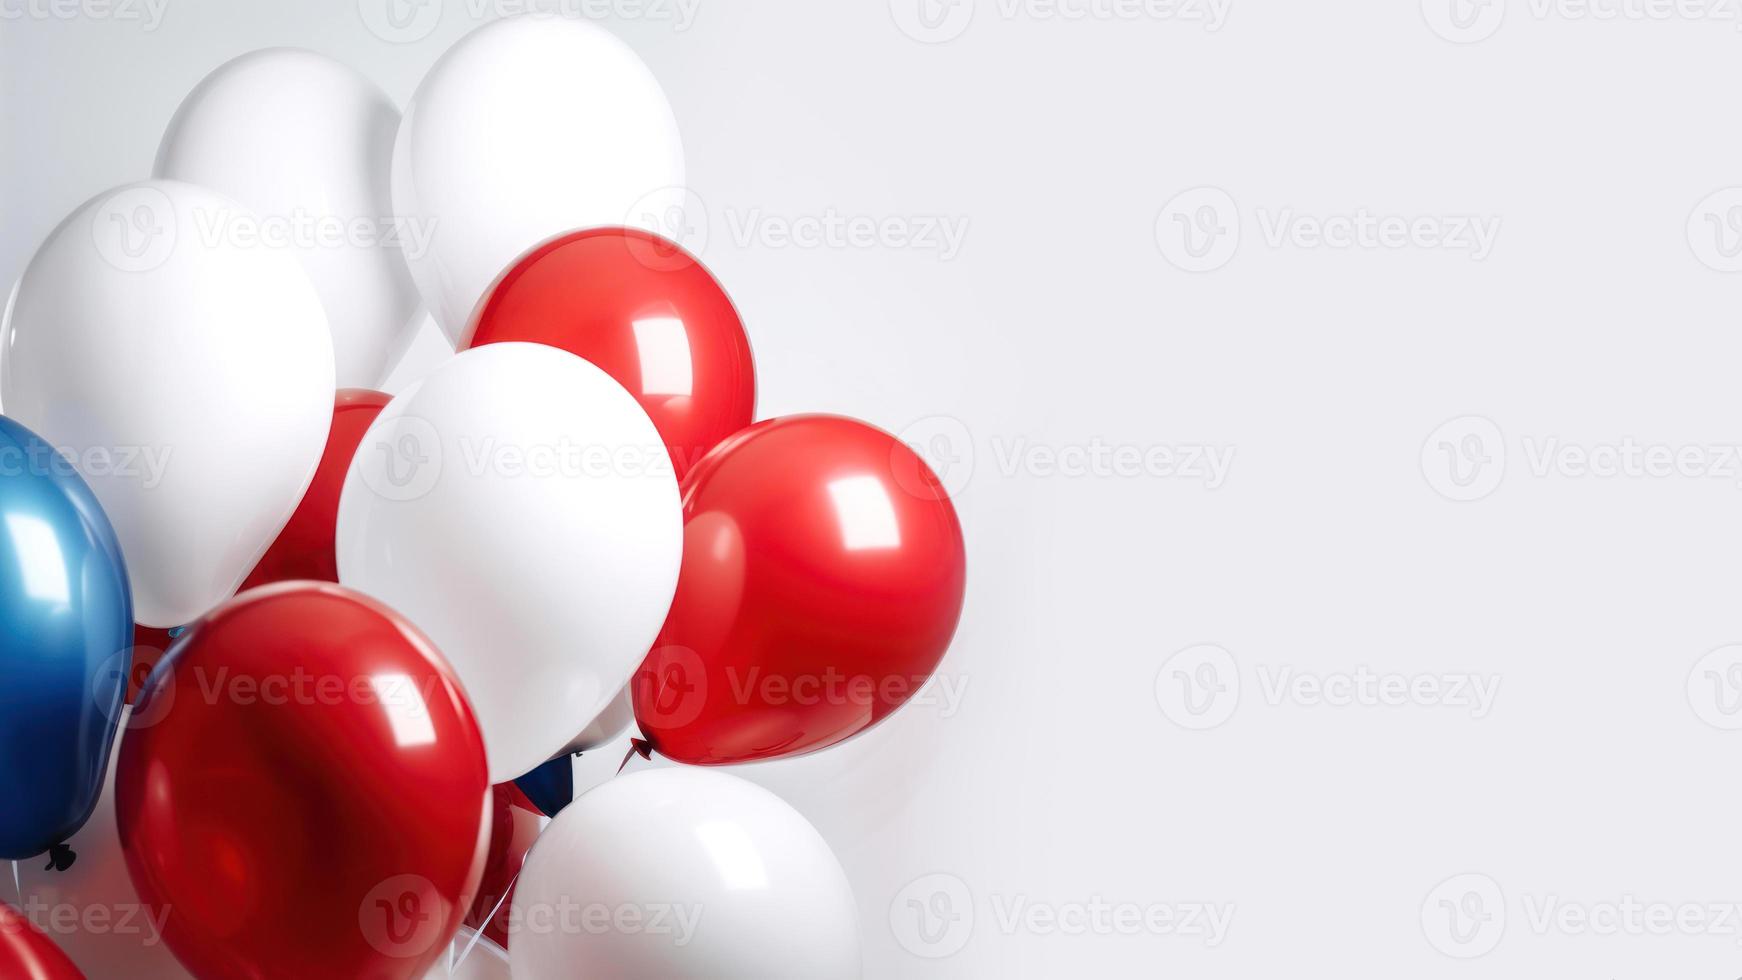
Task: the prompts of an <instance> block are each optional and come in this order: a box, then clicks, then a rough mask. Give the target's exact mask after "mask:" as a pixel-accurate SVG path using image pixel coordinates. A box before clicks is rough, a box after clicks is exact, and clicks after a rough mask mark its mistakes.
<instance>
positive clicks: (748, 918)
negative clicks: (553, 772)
mask: <svg viewBox="0 0 1742 980" xmlns="http://www.w3.org/2000/svg"><path fill="white" fill-rule="evenodd" d="M601 922H603V923H604V924H605V925H604V926H603V927H601V926H600V923H601ZM511 923H512V925H511V927H510V929H511V931H510V934H509V940H508V955H509V958H510V959H511V960H512V961H513V964H514V976H515V978H516V980H556V978H559V977H619V978H626V980H627V978H639V977H648V978H659V980H683V978H690V977H695V978H702V977H707V978H734V977H741V978H745V980H776V978H785V977H791V978H794V980H833V978H843V977H857V976H859V973H860V959H859V926H858V915H857V911H856V908H855V906H854V903H853V891H852V888H851V887H850V886H849V885H848V883H847V875H846V872H844V871H842V870H841V864H840V862H839V861H838V860H836V858H835V855H834V852H832V851H831V850H829V845H828V844H827V843H826V842H825V841H824V840H823V838H822V835H821V834H818V833H817V831H816V828H814V827H812V826H811V825H810V823H809V822H807V821H806V820H805V818H804V817H803V816H801V815H800V814H799V813H798V811H797V810H794V809H793V808H792V807H790V806H788V805H787V804H786V803H785V802H784V801H783V800H781V799H780V797H778V796H775V795H774V794H773V793H770V792H768V791H767V790H765V789H763V788H762V787H760V786H756V785H755V784H753V783H748V782H745V781H744V780H742V779H739V778H737V777H735V776H727V775H724V774H722V773H718V772H712V771H709V770H705V769H687V768H684V769H652V770H645V771H642V772H638V773H634V774H632V775H628V776H621V777H618V778H616V779H613V780H611V781H610V782H607V783H605V784H604V785H603V786H600V787H599V788H597V789H595V790H592V791H591V792H588V793H586V794H584V795H583V796H581V797H580V798H579V799H577V800H575V802H574V803H572V804H570V805H569V806H568V807H567V808H565V809H564V810H563V811H562V812H561V813H559V814H557V817H556V819H555V820H553V821H552V822H551V825H550V827H548V828H547V829H546V830H545V832H544V835H543V836H542V837H540V838H539V839H538V843H537V844H534V845H533V848H532V853H531V854H529V855H527V858H526V867H525V868H524V870H522V871H521V873H520V883H519V885H518V886H517V887H516V888H515V890H514V912H513V916H512V918H511Z"/></svg>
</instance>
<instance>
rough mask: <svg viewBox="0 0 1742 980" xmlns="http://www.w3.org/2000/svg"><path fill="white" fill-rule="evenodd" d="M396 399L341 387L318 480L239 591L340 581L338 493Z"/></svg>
mask: <svg viewBox="0 0 1742 980" xmlns="http://www.w3.org/2000/svg"><path fill="white" fill-rule="evenodd" d="M391 400H392V396H390V395H386V394H383V393H382V392H379V391H370V390H369V389H367V388H340V389H339V392H338V395H337V396H336V397H335V398H334V400H333V424H332V427H331V428H330V429H328V430H327V448H326V449H325V450H324V451H323V452H322V453H321V462H320V465H319V466H317V467H316V468H315V475H314V479H313V480H312V481H310V483H309V485H308V489H307V490H305V491H303V495H302V502H301V503H300V504H297V506H296V511H295V513H292V514H291V515H290V521H289V523H287V524H285V525H284V530H282V531H280V532H278V537H277V538H276V539H275V540H274V541H273V542H272V547H270V548H267V549H266V554H265V555H263V556H261V558H260V561H259V562H258V563H256V564H255V566H254V571H252V572H250V573H248V578H247V579H245V580H243V582H242V587H241V588H240V589H238V590H237V591H239V592H246V591H248V590H249V589H252V588H254V587H255V586H258V585H266V584H268V583H271V582H290V581H295V580H297V579H311V580H314V581H317V582H337V581H338V580H339V560H338V557H337V556H336V555H335V554H334V552H333V535H334V533H335V531H334V529H335V528H336V527H337V526H338V523H339V493H340V491H342V490H344V488H345V473H346V472H347V471H349V470H350V468H351V457H353V456H355V455H357V446H358V444H359V443H361V442H362V441H363V433H365V432H367V431H368V430H369V425H370V423H372V422H374V421H375V416H377V415H380V414H381V410H382V409H383V408H386V407H387V403H388V402H389V401H391Z"/></svg>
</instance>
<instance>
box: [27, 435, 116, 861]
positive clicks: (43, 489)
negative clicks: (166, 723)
mask: <svg viewBox="0 0 1742 980" xmlns="http://www.w3.org/2000/svg"><path fill="white" fill-rule="evenodd" d="M132 656H133V599H132V593H131V592H129V590H128V587H127V566H126V564H125V563H124V562H123V561H122V559H121V546H120V544H118V543H117V542H116V540H115V529H114V528H112V527H110V526H109V518H108V517H107V516H106V515H105V514H104V513H103V509H102V508H101V507H99V506H98V505H97V498H96V497H95V496H94V495H93V494H92V493H91V488H90V487H88V486H86V485H85V481H84V480H83V479H81V478H80V477H79V475H78V473H77V472H76V471H75V470H74V469H73V467H72V464H71V463H69V462H68V461H67V460H66V459H65V458H64V457H62V456H61V455H59V454H58V453H56V452H55V450H54V448H53V447H52V446H50V445H49V444H48V443H46V442H44V441H43V440H42V439H40V438H38V437H37V436H36V435H35V434H34V433H32V432H31V431H30V430H29V429H26V428H25V427H24V426H22V425H19V424H18V423H17V422H14V421H12V420H11V419H9V418H5V417H3V416H0V858H5V859H10V860H15V861H16V860H22V859H24V858H29V857H33V856H35V855H38V854H41V853H43V852H44V851H52V852H53V858H52V863H53V864H54V865H56V866H59V867H65V865H66V864H68V863H70V860H71V852H69V851H67V850H66V848H65V846H64V843H65V841H66V839H67V838H68V837H70V836H72V834H73V832H74V831H76V830H78V829H79V828H80V827H81V826H83V825H84V823H85V820H86V819H88V818H89V817H90V815H91V811H92V810H93V809H94V808H95V807H96V805H97V798H98V796H99V794H100V793H101V792H102V789H103V776H104V772H105V770H106V768H107V766H108V762H109V749H110V746H111V744H112V743H113V742H114V738H115V727H116V723H117V722H118V721H119V720H120V717H121V702H122V698H123V697H124V696H125V694H126V691H127V683H126V679H127V673H128V670H129V668H130V667H131V665H132Z"/></svg>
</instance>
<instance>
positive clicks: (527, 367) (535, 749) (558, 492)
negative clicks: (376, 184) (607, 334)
mask: <svg viewBox="0 0 1742 980" xmlns="http://www.w3.org/2000/svg"><path fill="white" fill-rule="evenodd" d="M662 458H663V462H662V461H661V460H662ZM337 538H338V540H337V546H338V561H339V581H341V582H343V583H344V584H345V585H348V586H351V587H352V588H355V589H358V590H360V591H362V592H365V593H368V594H370V595H372V596H374V597H376V598H378V599H380V600H382V601H383V602H385V603H387V604H388V605H389V606H392V607H393V608H394V609H397V610H398V611H399V612H400V613H402V614H404V615H405V616H406V617H407V618H408V619H410V620H411V621H412V622H413V623H415V624H417V626H418V627H419V628H421V629H422V630H423V631H424V632H425V633H426V634H428V635H429V637H430V639H431V640H433V641H434V642H435V644H436V647H437V648H438V649H440V650H441V651H442V652H443V653H444V654H446V655H447V658H448V660H449V661H450V662H451V663H452V664H453V666H454V670H455V671H456V672H457V673H458V675H459V678H460V681H461V682H462V683H463V684H464V685H465V688H466V693H467V694H468V695H469V696H470V698H471V702H472V707H473V708H474V709H475V710H476V712H477V715H478V721H479V724H480V725H481V726H482V728H483V731H484V746H485V748H486V750H487V751H488V753H489V757H490V781H491V782H493V783H504V782H507V781H508V780H510V779H513V778H515V777H516V776H520V775H522V774H524V773H526V772H527V771H528V770H530V769H532V768H534V767H536V766H538V765H540V764H541V763H543V762H544V761H545V760H547V759H549V758H551V757H552V756H553V755H556V754H557V753H558V752H559V751H560V750H561V749H562V747H563V746H564V745H566V744H568V742H569V740H570V739H572V738H574V736H575V723H576V719H581V718H592V717H595V716H597V715H598V714H599V712H600V711H601V710H603V709H604V708H605V706H606V705H607V704H608V703H609V702H610V700H611V699H612V698H613V697H615V696H616V694H617V692H618V690H619V689H621V688H622V687H623V686H624V685H625V684H626V683H627V682H628V680H629V677H630V675H631V674H632V673H633V672H634V671H635V668H636V667H637V666H638V665H639V664H640V662H641V659H642V657H643V656H645V655H646V653H647V650H648V648H649V647H650V646H651V645H652V643H653V640H654V637H655V636H656V635H657V634H658V632H659V628H660V626H661V625H662V624H663V622H664V620H665V614H666V612H667V611H668V609H669V608H670V606H671V598H672V593H673V592H674V591H675V590H676V588H677V573H678V566H679V564H680V563H681V561H682V559H683V514H682V505H681V503H680V501H679V498H678V491H677V480H676V478H675V477H674V476H673V474H672V470H671V465H670V457H669V456H667V455H665V451H664V448H663V446H662V445H661V442H660V438H659V433H658V431H657V430H655V429H654V427H653V423H652V422H651V421H650V420H649V419H648V417H647V414H646V413H645V412H643V411H642V410H641V407H640V406H639V405H637V404H636V402H635V399H634V398H633V397H632V396H631V395H630V394H629V393H628V392H627V391H625V390H623V388H622V386H621V385H619V384H617V382H615V381H613V380H612V379H611V377H610V376H609V375H607V374H606V373H605V372H603V371H601V370H599V369H598V368H596V367H594V366H593V365H592V364H589V363H588V362H586V361H584V360H582V359H581V358H579V357H576V356H575V355H573V354H570V353H568V352H567V351H562V350H558V349H556V348H554V347H546V346H544V345H542V344H520V343H515V344H487V345H485V346H483V347H479V348H476V349H473V350H468V351H465V352H463V353H461V354H459V355H457V356H455V357H454V358H452V359H451V360H449V361H448V362H447V363H446V364H444V365H443V366H441V367H439V368H437V369H436V370H435V371H434V372H432V373H431V374H430V375H429V376H428V377H426V378H424V379H423V380H422V381H419V382H417V383H416V384H414V385H412V386H411V387H410V388H409V389H407V390H406V391H405V392H403V393H401V394H400V395H399V396H398V397H397V398H395V399H393V401H391V402H389V403H388V405H387V407H386V408H385V409H383V410H382V412H381V415H380V416H379V417H378V418H377V419H376V420H375V424H374V425H372V426H371V427H370V429H369V432H368V433H367V434H366V435H365V436H364V437H363V442H362V444H361V445H360V446H359V447H358V449H357V455H356V458H355V459H353V460H352V462H351V469H350V472H349V473H348V474H347V476H346V479H345V488H344V491H343V493H342V494H341V496H340V499H339V522H338V535H337Z"/></svg>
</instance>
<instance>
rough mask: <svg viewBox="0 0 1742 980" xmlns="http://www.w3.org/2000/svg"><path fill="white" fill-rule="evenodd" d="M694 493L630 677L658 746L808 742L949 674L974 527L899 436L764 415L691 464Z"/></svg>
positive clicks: (716, 760)
mask: <svg viewBox="0 0 1742 980" xmlns="http://www.w3.org/2000/svg"><path fill="white" fill-rule="evenodd" d="M683 500H684V556H683V569H682V571H681V572H680V573H679V576H678V586H677V596H676V598H675V599H673V600H672V606H671V613H670V614H669V616H668V617H667V619H666V622H665V627H664V629H663V630H662V631H661V633H660V635H659V639H658V640H657V641H656V642H655V645H654V649H653V651H652V652H651V653H649V654H648V656H647V659H646V661H645V662H644V663H643V664H642V666H641V669H640V670H639V671H637V673H636V675H635V679H634V689H633V694H634V700H635V717H636V720H637V721H638V722H639V723H640V725H641V731H642V733H643V734H645V735H646V736H647V739H648V741H649V742H651V743H652V745H653V748H654V749H655V750H657V751H659V752H660V753H661V754H663V755H666V756H668V757H670V758H672V759H676V760H678V761H679V762H687V763H691V764H695V765H724V764H728V763H735V762H750V761H753V760H759V759H778V758H781V757H784V756H792V755H800V754H802V753H805V752H813V751H816V750H817V749H822V748H826V747H828V746H830V745H834V744H835V743H837V742H840V741H842V740H843V739H846V738H849V737H851V736H853V735H855V734H857V733H859V732H862V731H864V730H865V729H867V728H870V727H871V726H872V725H875V724H876V723H877V722H879V721H881V720H882V719H883V718H885V717H887V716H888V715H889V714H890V712H893V711H894V710H895V709H896V708H898V707H900V706H901V705H902V704H903V703H905V702H906V701H907V699H908V698H909V697H911V696H912V695H913V694H914V693H915V692H916V691H917V690H918V689H919V687H920V685H922V684H924V683H925V681H926V680H927V679H928V678H930V677H931V675H932V672H933V671H934V670H936V668H937V665H938V661H939V660H941V659H942V658H943V655H944V651H945V649H946V648H947V647H948V646H949V643H950V637H951V636H952V635H953V634H954V633H955V629H956V621H957V620H958V619H959V618H960V617H961V611H962V592H963V588H964V585H965V582H966V577H967V571H966V559H965V557H964V555H963V549H962V528H961V524H960V523H959V522H958V521H957V519H956V512H955V508H954V507H952V506H951V505H950V501H949V497H948V496H947V495H946V494H945V493H944V490H943V487H942V485H941V484H940V483H939V481H938V478H937V477H936V475H934V474H933V473H932V471H931V469H930V468H929V467H927V466H926V464H925V463H924V462H923V461H922V460H921V459H920V458H919V457H918V456H916V455H915V454H914V453H913V451H912V450H911V449H909V448H908V447H907V446H905V445H903V444H902V443H901V442H900V441H899V440H897V439H896V438H895V437H893V436H891V435H889V434H888V433H886V432H883V431H881V430H879V429H875V428H872V427H871V426H869V425H866V424H864V423H862V422H856V421H854V420H852V419H845V418H838V417H834V416H826V415H799V416H792V417H789V418H781V419H773V420H770V421H767V422H759V423H757V424H756V425H754V426H752V427H750V428H749V429H746V430H744V431H743V432H740V433H738V434H737V435H735V436H733V437H732V438H730V439H728V440H727V441H726V442H724V443H722V444H721V445H720V446H719V447H718V448H716V449H715V450H714V451H713V452H711V453H709V454H708V456H707V457H706V458H705V459H703V460H702V461H701V462H700V463H698V464H697V465H696V467H695V469H693V470H691V471H690V474H689V477H688V478H687V479H686V480H685V481H684V484H683Z"/></svg>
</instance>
